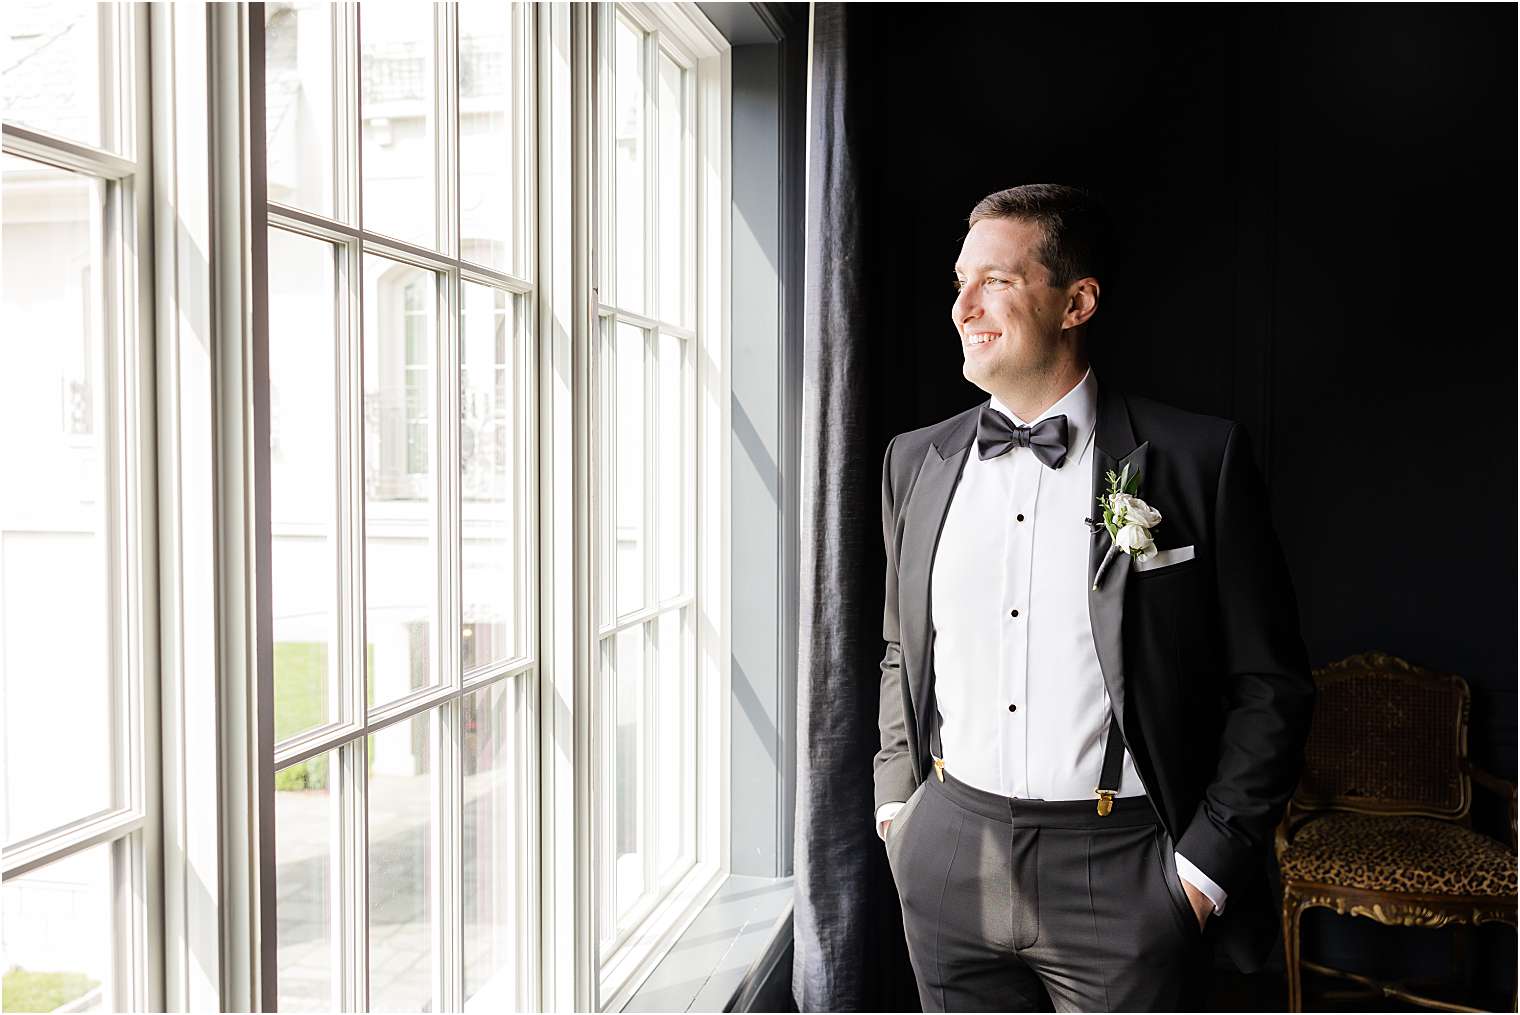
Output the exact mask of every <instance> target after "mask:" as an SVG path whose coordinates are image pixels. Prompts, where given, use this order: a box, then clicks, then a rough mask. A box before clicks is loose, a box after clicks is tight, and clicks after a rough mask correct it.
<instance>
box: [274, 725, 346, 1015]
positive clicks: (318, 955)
mask: <svg viewBox="0 0 1520 1015" xmlns="http://www.w3.org/2000/svg"><path fill="white" fill-rule="evenodd" d="M337 764H338V752H336V751H329V752H328V753H326V754H321V755H318V756H317V757H315V758H311V759H309V760H307V761H302V762H299V763H297V764H294V765H290V766H287V767H285V768H282V769H280V770H279V771H278V772H276V773H275V774H274V789H275V793H274V813H275V846H274V849H275V873H274V876H275V922H276V925H277V927H278V930H279V939H280V949H279V955H278V957H277V959H276V961H277V962H278V963H279V980H280V996H279V1000H280V1011H282V1012H285V1011H332V1010H334V1009H336V1008H337V1006H338V1002H337V998H336V997H334V992H333V953H332V915H333V863H332V858H333V842H334V840H335V832H336V831H337V828H338V810H337V802H338V796H337V794H336V793H334V792H333V791H332V781H331V780H332V777H333V775H334V774H335V772H336V767H335V766H336V765H337Z"/></svg>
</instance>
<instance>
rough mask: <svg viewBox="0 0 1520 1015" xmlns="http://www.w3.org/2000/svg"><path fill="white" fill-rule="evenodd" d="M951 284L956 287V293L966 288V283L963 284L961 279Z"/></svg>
mask: <svg viewBox="0 0 1520 1015" xmlns="http://www.w3.org/2000/svg"><path fill="white" fill-rule="evenodd" d="M950 284H951V285H953V286H955V291H956V292H960V291H961V290H962V289H964V288H965V287H966V283H965V282H962V281H961V280H960V279H956V280H955V281H954V282H951V283H950Z"/></svg>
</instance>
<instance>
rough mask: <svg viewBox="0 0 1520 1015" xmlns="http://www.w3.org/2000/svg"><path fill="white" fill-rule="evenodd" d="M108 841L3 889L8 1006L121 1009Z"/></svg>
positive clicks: (1, 932) (0, 943) (0, 947)
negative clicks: (116, 980) (113, 973)
mask: <svg viewBox="0 0 1520 1015" xmlns="http://www.w3.org/2000/svg"><path fill="white" fill-rule="evenodd" d="M125 848H127V846H126V844H125V843H122V844H121V845H114V844H112V843H109V842H107V843H102V844H101V845H99V846H92V847H91V848H89V849H86V850H82V851H80V852H78V853H74V854H72V855H70V856H67V857H65V858H63V859H62V860H56V861H54V862H53V863H50V864H48V865H47V866H46V867H41V868H39V869H37V870H34V871H32V872H31V873H29V874H23V875H21V876H20V877H15V878H6V880H5V884H4V885H3V886H0V899H3V901H0V955H4V957H5V958H4V964H5V981H4V985H3V988H0V989H3V992H4V994H5V1010H6V1011H119V1010H121V1009H122V1007H123V1005H122V1004H121V1003H119V1002H118V1001H117V999H116V998H115V996H114V987H115V985H114V984H113V983H112V982H111V969H112V961H111V956H112V954H113V952H114V950H115V948H114V946H115V939H116V935H117V928H116V918H115V916H114V915H113V910H112V898H113V897H114V895H115V885H114V883H113V882H114V880H115V879H114V877H113V876H112V873H111V870H112V867H113V863H112V855H111V854H112V851H113V850H116V849H125Z"/></svg>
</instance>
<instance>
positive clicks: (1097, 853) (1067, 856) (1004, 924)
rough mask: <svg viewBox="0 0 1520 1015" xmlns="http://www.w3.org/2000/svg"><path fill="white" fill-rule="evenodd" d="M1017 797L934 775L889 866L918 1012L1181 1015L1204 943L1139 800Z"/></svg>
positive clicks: (1159, 833) (914, 803)
mask: <svg viewBox="0 0 1520 1015" xmlns="http://www.w3.org/2000/svg"><path fill="white" fill-rule="evenodd" d="M1096 803H1097V801H1096V798H1094V799H1093V800H1017V799H1010V798H1008V797H1002V796H998V795H996V794H992V793H987V792H984V791H982V790H979V789H975V788H973V787H971V786H968V785H966V784H965V783H962V782H959V781H957V780H956V779H955V778H954V777H953V776H951V775H950V774H949V773H948V772H947V773H946V775H945V781H944V782H940V781H939V780H938V779H936V778H935V777H934V776H932V775H931V776H930V777H929V779H928V780H926V781H925V782H924V783H923V785H921V786H919V787H918V789H916V790H915V791H914V793H913V795H912V796H911V797H910V798H909V799H908V802H907V805H906V806H905V807H904V808H903V809H902V810H901V811H899V812H898V814H897V817H896V818H895V819H894V820H893V822H892V825H891V827H890V828H889V829H888V833H887V858H888V861H889V863H890V864H891V867H892V876H893V879H894V880H895V881H896V882H897V893H898V897H899V898H900V899H901V900H902V912H903V929H904V931H905V932H906V934H907V939H908V955H909V958H910V959H911V960H912V962H913V973H914V976H915V977H916V978H917V980H918V992H919V998H920V1000H921V1001H922V1002H923V1010H924V1011H926V1012H931V1011H1050V1010H1052V1007H1053V1008H1054V1010H1056V1011H1176V1010H1178V1003H1179V1000H1180V999H1182V998H1183V997H1184V996H1185V995H1186V994H1191V993H1192V992H1191V991H1186V992H1185V991H1184V989H1183V988H1184V982H1185V980H1186V979H1187V978H1188V977H1189V976H1190V975H1192V974H1193V973H1194V972H1195V971H1201V970H1199V967H1200V966H1201V965H1202V957H1203V955H1204V953H1205V952H1204V949H1203V948H1202V947H1201V939H1202V937H1203V935H1202V934H1201V933H1200V931H1199V928H1198V918H1197V917H1196V916H1195V915H1194V914H1193V909H1192V905H1191V904H1190V903H1189V902H1188V898H1187V894H1186V892H1184V891H1183V888H1182V883H1181V882H1180V881H1179V880H1178V879H1177V868H1176V860H1175V858H1174V857H1173V846H1172V841H1171V837H1170V836H1169V835H1168V834H1167V832H1166V830H1165V829H1164V828H1163V827H1162V825H1161V824H1160V822H1159V820H1158V819H1157V817H1156V813H1155V810H1154V809H1153V808H1152V807H1151V803H1150V800H1149V799H1148V798H1146V797H1143V796H1136V797H1122V798H1120V799H1118V800H1115V801H1114V808H1113V811H1112V812H1111V813H1109V814H1108V815H1106V816H1101V817H1100V816H1099V815H1098V813H1097V807H1096Z"/></svg>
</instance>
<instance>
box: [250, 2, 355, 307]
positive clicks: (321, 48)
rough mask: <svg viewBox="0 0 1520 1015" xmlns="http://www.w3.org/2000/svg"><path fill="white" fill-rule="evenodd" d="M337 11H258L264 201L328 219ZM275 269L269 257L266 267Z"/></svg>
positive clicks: (314, 7) (325, 7)
mask: <svg viewBox="0 0 1520 1015" xmlns="http://www.w3.org/2000/svg"><path fill="white" fill-rule="evenodd" d="M338 10H339V8H338V7H336V6H334V5H332V4H327V3H271V4H267V5H266V6H265V7H264V47H265V49H264V74H265V77H264V102H265V112H264V116H265V126H266V130H265V138H266V142H267V145H268V148H267V152H268V154H267V156H266V158H267V165H268V174H269V200H271V201H277V202H279V203H280V204H288V205H294V206H295V207H298V208H305V209H307V210H308V211H314V212H317V213H318V214H321V215H331V214H332V213H333V153H334V147H333V146H334V143H335V138H336V134H335V129H334V117H333V109H334V106H333V66H332V61H333V17H334V14H335V13H336V12H337V11H338ZM275 263H276V262H275V261H274V260H273V259H271V262H270V264H271V267H272V266H273V265H274V264H275ZM271 305H273V302H272V301H271Z"/></svg>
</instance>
